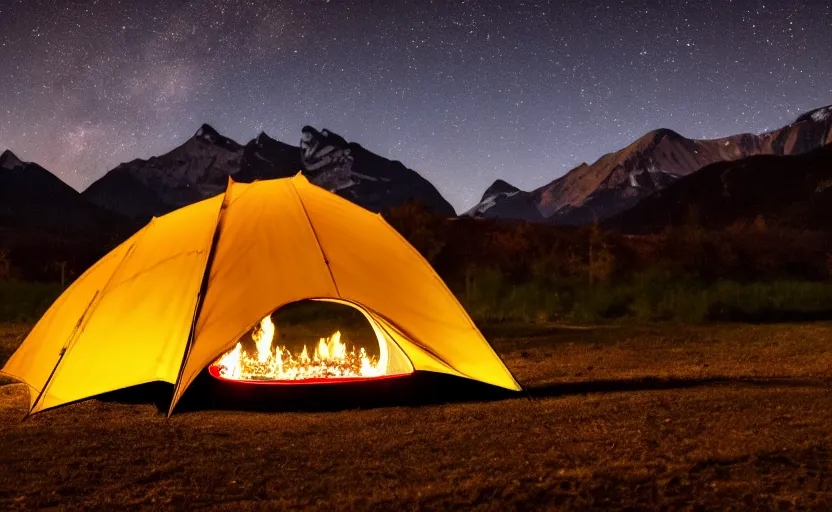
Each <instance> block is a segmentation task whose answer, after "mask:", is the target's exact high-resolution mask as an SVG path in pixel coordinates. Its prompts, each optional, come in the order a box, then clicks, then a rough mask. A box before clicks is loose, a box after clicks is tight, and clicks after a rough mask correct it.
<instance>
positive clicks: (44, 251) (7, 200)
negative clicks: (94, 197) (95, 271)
mask: <svg viewBox="0 0 832 512" xmlns="http://www.w3.org/2000/svg"><path fill="white" fill-rule="evenodd" d="M135 228H136V225H135V224H134V223H132V222H130V221H129V220H128V219H126V218H123V217H121V216H119V215H117V214H115V213H113V212H110V211H107V210H104V209H102V208H100V207H98V206H96V205H94V204H92V203H90V202H89V201H87V200H86V199H84V198H83V197H82V196H81V194H79V193H78V192H77V191H76V190H75V189H73V188H72V187H70V186H69V185H67V184H65V183H64V182H63V181H61V180H60V179H58V178H57V177H56V176H55V175H54V174H52V173H50V172H49V171H47V170H46V169H44V168H43V167H41V166H39V165H37V164H35V163H29V162H24V161H22V160H21V159H20V158H18V157H17V156H15V155H14V154H13V153H12V152H11V151H5V152H4V153H3V154H2V155H0V255H2V258H0V259H3V260H5V262H6V263H7V264H10V267H8V266H7V267H6V269H5V270H6V271H10V272H11V277H18V278H23V279H33V280H48V281H63V280H64V279H65V278H70V279H71V278H72V277H73V276H77V275H78V274H80V272H82V271H83V270H84V269H86V268H88V267H89V266H90V265H92V264H93V263H94V262H95V261H96V260H97V259H99V258H100V257H101V256H103V255H104V254H105V253H106V252H107V251H108V250H109V249H111V248H112V247H113V246H114V245H115V244H116V243H118V242H119V241H121V240H123V239H124V238H126V237H127V236H128V235H129V234H130V233H132V232H133V231H134V230H135ZM0 271H3V269H0ZM0 277H2V276H0ZM5 277H9V276H5Z"/></svg>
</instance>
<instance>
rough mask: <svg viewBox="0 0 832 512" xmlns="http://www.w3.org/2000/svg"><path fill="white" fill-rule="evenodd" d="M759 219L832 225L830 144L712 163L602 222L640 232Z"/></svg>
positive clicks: (771, 224)
mask: <svg viewBox="0 0 832 512" xmlns="http://www.w3.org/2000/svg"><path fill="white" fill-rule="evenodd" d="M760 219H761V220H762V221H764V222H765V225H766V226H768V227H779V228H792V229H812V230H826V231H828V230H829V229H830V227H831V226H830V224H829V221H830V219H832V143H830V144H827V145H826V146H824V147H822V148H819V149H815V150H812V151H810V152H807V153H802V154H798V155H789V156H778V155H757V156H752V157H747V158H743V159H740V160H736V161H731V162H718V163H715V164H711V165H709V166H706V167H704V168H703V169H701V170H700V171H698V172H696V173H695V174H692V175H690V176H687V177H685V178H681V179H679V180H678V181H676V182H675V183H673V184H672V185H670V186H669V187H667V188H666V189H664V190H660V191H658V192H656V193H655V194H653V195H651V196H650V197H648V198H646V199H644V200H643V201H641V202H640V203H639V204H637V205H636V206H634V207H633V208H631V209H630V210H627V211H625V212H622V213H620V214H618V215H616V216H614V217H612V218H611V219H609V220H608V221H606V222H605V223H604V225H605V226H607V227H610V228H613V229H615V230H619V231H622V232H625V233H631V234H640V233H651V232H659V231H661V230H663V229H664V228H666V227H668V226H679V225H684V224H696V225H698V226H701V227H703V228H706V229H721V228H725V227H727V226H731V225H750V224H752V223H755V222H759V221H760Z"/></svg>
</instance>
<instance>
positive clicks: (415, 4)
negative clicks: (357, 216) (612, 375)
mask: <svg viewBox="0 0 832 512" xmlns="http://www.w3.org/2000/svg"><path fill="white" fill-rule="evenodd" d="M829 27H832V2H830V1H829V0H812V1H810V0H803V1H795V2H787V1H776V0H767V1H740V0H734V1H733V2H732V1H729V0H699V1H688V2H684V1H681V0H668V1H662V2H658V1H653V2H644V1H617V2H613V1H609V2H608V1H599V2H596V3H595V5H593V2H589V1H584V2H539V1H525V2H524V1H516V0H512V1H503V2H497V1H491V2H486V1H462V0H458V1H451V0H448V1H446V2H443V1H411V2H395V1H393V0H356V1H342V0H311V1H306V2H299V1H298V2H294V1H275V2H268V1H264V0H259V1H255V2H242V1H240V2H235V1H223V0H216V1H201V0H192V1H188V0H186V1H176V2H175V1H157V2H139V1H123V2H121V1H117V0H98V1H66V2H52V1H50V2H46V1H39V0H20V1H11V0H0V151H1V150H2V149H4V148H10V149H12V150H13V151H14V152H15V153H17V154H18V156H20V157H21V158H23V159H25V160H29V161H36V162H38V163H40V164H41V165H43V166H44V167H46V168H48V169H50V170H52V171H53V172H55V173H56V174H58V175H59V176H60V177H61V178H62V179H64V180H65V181H67V182H68V183H69V184H71V185H72V186H74V187H76V188H78V189H82V188H84V187H86V186H87V185H89V183H91V182H92V181H93V180H95V179H97V178H98V177H100V176H101V175H103V174H104V173H105V172H106V171H107V170H108V169H110V168H112V167H114V166H115V165H117V164H118V163H120V162H123V161H128V160H131V159H133V158H139V157H141V158H147V157H149V156H151V155H155V154H161V153H164V152H166V151H168V150H170V149H172V148H173V147H175V146H176V145H178V144H180V143H181V142H183V141H184V140H186V139H187V138H188V137H190V136H191V135H192V134H193V132H194V131H196V129H197V128H198V127H199V125H200V124H201V123H203V122H207V123H209V124H211V125H213V126H214V127H215V128H217V129H218V130H219V131H220V132H221V133H223V134H224V135H227V136H229V137H231V138H234V139H236V140H238V141H239V142H242V143H245V142H247V141H248V140H249V139H250V138H252V137H254V136H255V135H256V134H257V133H258V132H260V131H265V132H266V133H268V134H270V135H271V136H273V137H275V138H278V139H280V140H283V141H285V142H289V143H292V144H296V143H297V141H298V140H299V137H300V128H301V127H302V126H303V125H305V124H311V125H313V126H316V127H318V128H323V127H326V128H329V129H331V130H333V131H335V132H338V133H340V134H341V135H343V136H344V137H345V138H347V139H348V140H351V141H356V142H359V143H361V144H362V145H364V146H365V147H367V148H368V149H370V150H372V151H375V152H377V153H379V154H381V155H383V156H386V157H389V158H395V159H399V160H401V161H403V162H404V163H405V164H407V165H408V166H409V167H412V168H414V169H416V170H417V171H419V172H421V173H422V174H423V175H424V176H425V177H427V178H428V179H429V180H431V181H432V182H433V183H434V184H436V185H437V187H438V188H439V190H440V191H441V192H442V193H443V195H445V197H447V198H448V200H450V201H451V202H452V203H453V205H454V206H455V207H456V208H457V210H462V209H464V208H466V207H468V206H470V205H472V204H473V203H474V202H476V201H477V200H478V199H479V196H480V195H481V194H482V192H483V190H484V189H485V188H486V187H487V186H488V185H489V184H490V183H491V182H492V181H493V180H494V179H496V178H504V179H506V180H508V181H510V182H512V183H513V184H515V185H518V186H520V187H522V188H526V189H531V188H534V187H537V186H540V185H543V184H545V183H547V182H549V181H551V180H552V179H554V178H556V177H558V176H560V175H562V174H563V173H564V172H566V171H567V170H569V169H570V168H572V167H574V166H575V165H577V164H579V163H580V162H582V161H587V162H591V161H594V160H595V159H597V158H598V157H599V156H600V155H601V154H603V153H605V152H608V151H613V150H616V149H619V148H621V147H623V146H625V145H626V144H628V143H629V142H631V141H632V140H633V139H635V138H637V137H639V136H640V135H642V134H643V133H645V132H647V131H649V130H651V129H654V128H658V127H668V128H672V129H675V130H676V131H678V132H680V133H682V134H683V135H686V136H689V137H697V138H707V137H716V136H721V135H728V134H733V133H739V132H745V131H752V132H759V131H764V130H767V129H773V128H775V127H778V126H781V125H783V124H786V123H788V122H789V121H791V120H793V118H794V117H796V116H797V115H798V114H799V113H800V112H802V111H805V110H809V109H811V108H814V107H817V106H821V105H825V104H829V103H832V31H830V28H829Z"/></svg>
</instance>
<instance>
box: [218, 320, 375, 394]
mask: <svg viewBox="0 0 832 512" xmlns="http://www.w3.org/2000/svg"><path fill="white" fill-rule="evenodd" d="M274 331H275V328H274V324H273V323H272V320H271V316H266V317H265V318H263V319H262V320H261V321H260V323H259V324H258V325H257V329H256V330H255V332H254V334H252V338H253V339H254V344H255V347H256V349H257V353H256V354H254V355H249V354H248V353H246V352H245V351H244V350H243V346H242V344H241V343H237V345H236V346H235V347H234V348H233V349H231V350H229V351H228V352H226V353H225V354H224V355H223V356H222V357H220V358H219V359H217V361H216V362H215V363H214V364H213V365H211V366H212V367H214V368H215V369H217V370H218V373H219V375H220V377H223V378H225V379H232V380H305V379H339V378H356V377H377V376H379V375H382V374H383V373H384V368H383V367H382V364H380V362H379V361H377V360H376V358H374V357H369V356H368V355H367V352H366V351H365V350H364V349H363V348H362V349H361V350H359V351H358V353H356V352H355V349H353V350H349V351H348V350H347V345H346V343H342V342H341V331H336V332H335V333H334V334H333V335H332V336H330V337H328V338H321V339H320V341H318V345H317V346H316V347H315V352H314V354H313V355H312V356H311V357H310V356H309V351H308V349H307V348H306V345H304V347H303V351H302V352H301V353H300V354H298V355H295V354H292V353H291V352H290V351H289V350H287V349H286V348H285V347H274V348H273V347H272V341H273V340H274ZM382 359H386V358H382Z"/></svg>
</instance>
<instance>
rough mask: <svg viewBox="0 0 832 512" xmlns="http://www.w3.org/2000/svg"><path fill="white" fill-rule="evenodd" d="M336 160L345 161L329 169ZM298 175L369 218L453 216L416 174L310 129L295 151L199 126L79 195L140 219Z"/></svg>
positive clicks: (265, 136)
mask: <svg viewBox="0 0 832 512" xmlns="http://www.w3.org/2000/svg"><path fill="white" fill-rule="evenodd" d="M313 142H314V144H315V148H314V149H310V148H309V147H307V148H306V150H304V145H307V146H308V145H309V144H311V143H313ZM304 151H305V152H304ZM304 155H305V156H304ZM336 156H337V157H338V158H341V159H342V160H343V161H335V160H334V159H333V158H334V157H336ZM347 160H349V165H346V161H347ZM298 172H303V173H304V174H306V175H307V176H308V177H309V179H310V181H311V182H312V183H314V184H316V185H318V186H321V187H322V188H326V189H328V190H330V191H332V192H335V193H337V194H339V195H341V196H343V197H345V198H347V199H349V200H351V201H353V202H354V203H356V204H358V205H360V206H363V207H365V208H367V209H369V210H371V211H375V212H378V211H381V210H384V209H386V208H390V207H393V206H397V205H399V204H402V203H403V202H406V201H408V200H417V201H421V202H423V203H424V204H425V205H426V206H427V207H428V208H430V209H432V210H434V211H436V212H437V213H440V214H443V215H449V216H455V215H456V212H455V211H454V210H453V207H451V205H450V203H448V202H447V201H446V200H445V199H444V198H443V197H442V196H441V194H440V193H439V191H438V190H436V188H435V187H434V186H433V185H432V184H431V183H430V182H428V181H427V180H426V179H424V178H423V177H422V176H421V175H419V174H418V173H417V172H416V171H413V170H412V169H409V168H407V167H405V166H404V165H403V164H402V163H401V162H398V161H390V160H387V159H386V158H383V157H381V156H379V155H376V154H375V153H372V152H370V151H369V150H366V149H364V148H363V147H362V146H361V145H359V144H357V143H348V142H347V141H346V140H345V139H344V138H343V137H341V136H340V135H337V134H334V133H332V132H330V131H329V130H326V129H324V130H322V131H321V132H318V131H317V130H315V129H314V128H311V127H308V126H307V127H304V128H303V130H302V131H301V142H300V145H299V146H292V145H289V144H286V143H284V142H281V141H278V140H276V139H273V138H271V137H270V136H269V135H268V134H266V133H265V132H261V133H260V134H258V135H257V136H256V137H255V138H254V139H252V140H251V141H249V142H248V143H247V144H245V145H242V144H239V143H237V142H236V141H234V140H232V139H230V138H228V137H225V136H223V135H221V134H220V133H219V132H218V131H217V130H216V129H214V128H213V127H212V126H210V125H207V124H203V125H202V126H200V127H199V129H197V131H196V132H195V133H194V135H193V136H192V137H191V138H189V139H188V140H186V141H185V142H184V143H182V144H181V145H179V146H177V147H175V148H173V149H172V150H170V151H168V152H167V153H164V154H162V155H159V156H153V157H150V158H148V159H146V160H143V159H134V160H131V161H130V162H126V163H122V164H119V165H118V166H116V167H115V168H114V169H112V170H110V171H109V172H107V173H106V174H105V175H104V176H102V177H101V178H99V179H98V180H96V181H95V182H94V183H92V184H91V185H90V186H89V187H87V189H86V190H84V191H83V192H82V194H83V195H84V196H85V197H86V198H87V199H89V200H90V201H91V202H93V203H95V204H97V205H99V206H101V207H103V208H106V209H109V210H112V211H115V212H117V213H120V214H122V215H126V216H128V217H132V218H138V219H142V218H144V219H146V218H149V217H150V216H154V215H155V216H158V215H162V214H164V213H168V212H169V211H172V210H174V209H176V208H180V207H182V206H185V205H187V204H191V203H193V202H196V201H199V200H202V199H206V198H208V197H211V196H214V195H217V194H220V193H222V192H223V191H224V190H225V187H226V184H227V182H228V178H229V177H231V178H233V179H234V180H235V181H238V182H251V181H254V180H259V179H275V178H283V177H288V176H292V175H294V174H296V173H298Z"/></svg>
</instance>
